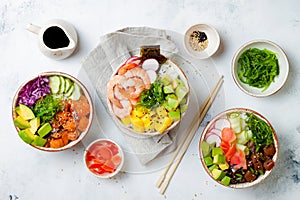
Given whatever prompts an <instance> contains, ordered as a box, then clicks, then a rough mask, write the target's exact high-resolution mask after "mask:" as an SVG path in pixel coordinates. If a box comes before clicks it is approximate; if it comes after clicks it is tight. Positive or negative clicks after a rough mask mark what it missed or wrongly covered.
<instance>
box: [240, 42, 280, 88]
mask: <svg viewBox="0 0 300 200" xmlns="http://www.w3.org/2000/svg"><path fill="white" fill-rule="evenodd" d="M238 63H239V64H240V68H239V71H238V77H239V79H240V81H242V82H243V83H245V84H248V85H250V86H252V87H256V88H260V89H262V92H263V91H265V90H266V89H268V88H269V86H270V84H271V83H272V82H274V79H275V77H276V76H278V75H279V64H278V59H277V57H276V54H275V53H274V52H272V51H270V50H268V49H263V50H261V49H258V48H250V49H248V50H246V51H245V52H244V53H242V55H241V56H240V57H239V59H238Z"/></svg>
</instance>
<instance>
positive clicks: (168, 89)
mask: <svg viewBox="0 0 300 200" xmlns="http://www.w3.org/2000/svg"><path fill="white" fill-rule="evenodd" d="M163 90H164V93H165V94H171V93H174V90H173V87H172V85H166V86H164V87H163Z"/></svg>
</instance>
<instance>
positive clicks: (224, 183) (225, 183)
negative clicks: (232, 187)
mask: <svg viewBox="0 0 300 200" xmlns="http://www.w3.org/2000/svg"><path fill="white" fill-rule="evenodd" d="M230 180H231V178H230V177H228V176H224V177H223V178H222V180H221V183H222V184H223V185H229V184H230Z"/></svg>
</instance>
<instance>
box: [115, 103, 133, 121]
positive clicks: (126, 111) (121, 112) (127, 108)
mask: <svg viewBox="0 0 300 200" xmlns="http://www.w3.org/2000/svg"><path fill="white" fill-rule="evenodd" d="M120 103H121V104H122V106H123V108H119V107H117V106H116V105H115V104H113V107H112V109H113V112H114V113H115V115H116V116H118V117H119V118H124V117H127V116H129V115H130V113H131V111H132V105H131V103H130V101H129V100H121V101H120Z"/></svg>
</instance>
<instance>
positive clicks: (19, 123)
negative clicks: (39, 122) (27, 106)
mask: <svg viewBox="0 0 300 200" xmlns="http://www.w3.org/2000/svg"><path fill="white" fill-rule="evenodd" d="M14 124H15V126H16V127H18V128H19V129H26V128H30V124H29V122H28V121H26V120H25V119H23V117H21V116H18V117H16V118H15V119H14Z"/></svg>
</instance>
